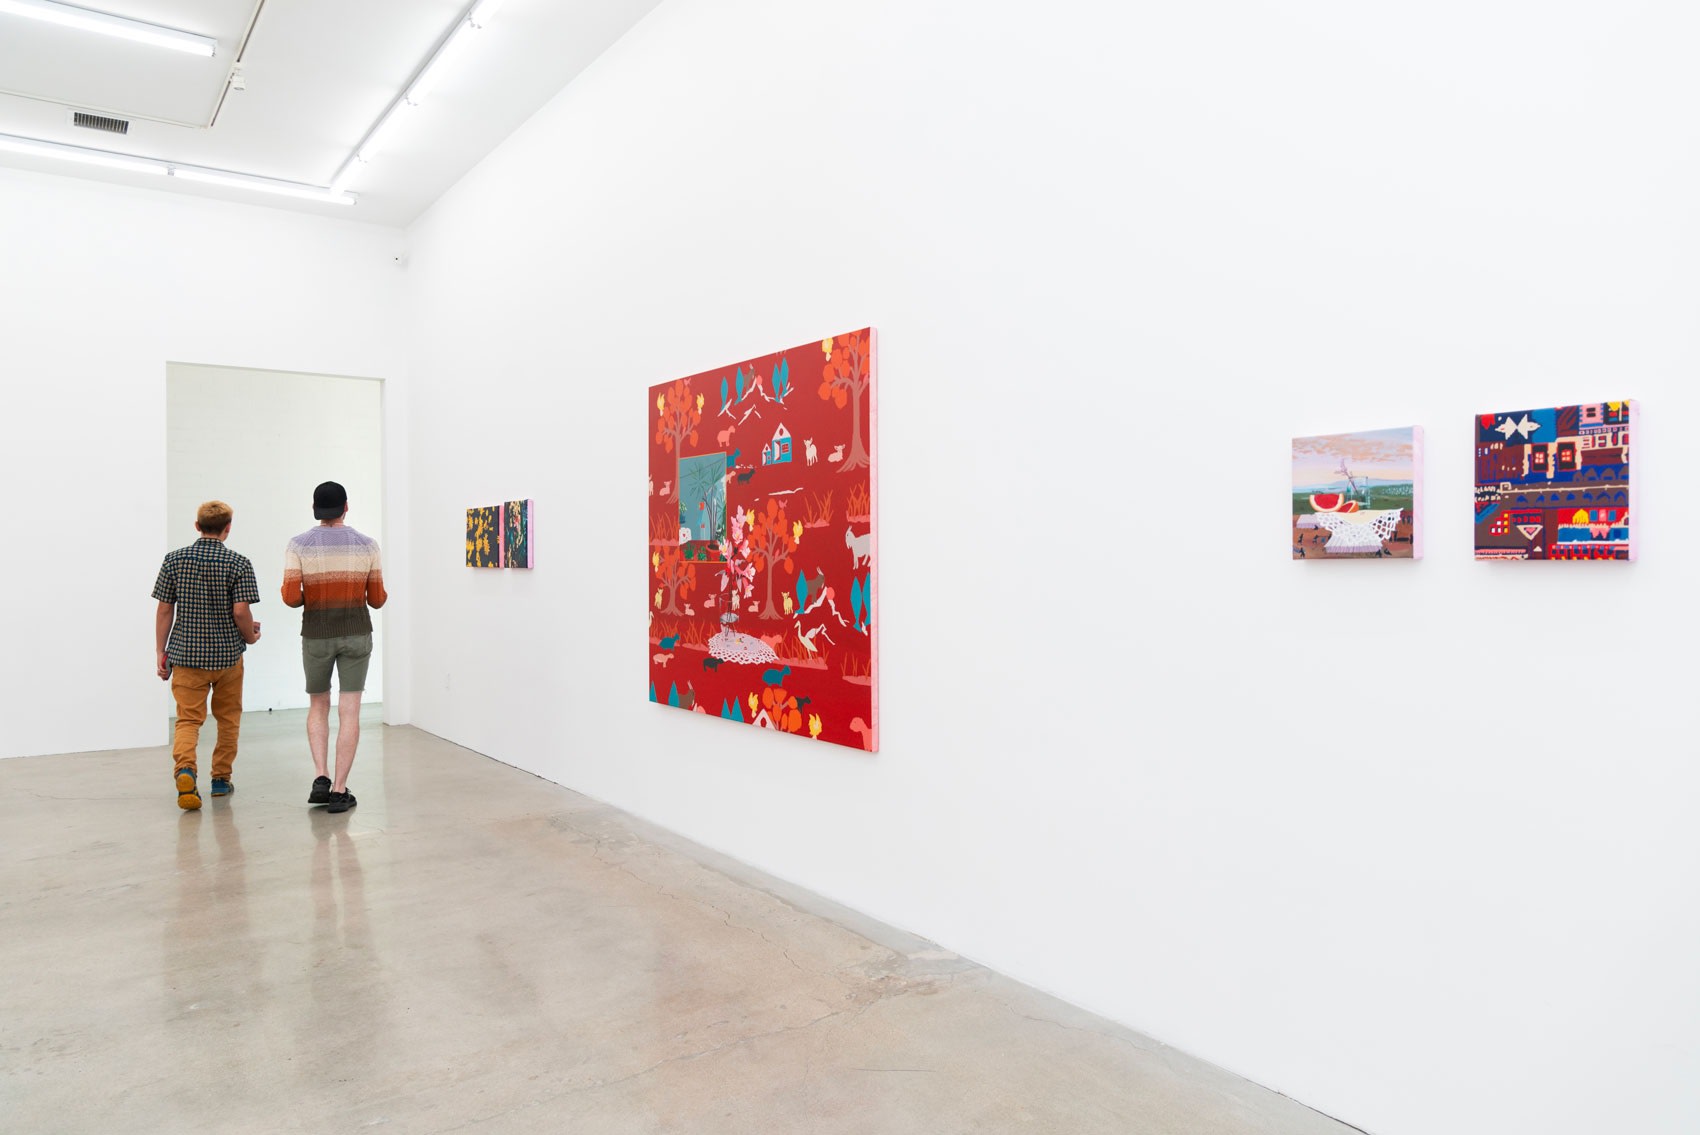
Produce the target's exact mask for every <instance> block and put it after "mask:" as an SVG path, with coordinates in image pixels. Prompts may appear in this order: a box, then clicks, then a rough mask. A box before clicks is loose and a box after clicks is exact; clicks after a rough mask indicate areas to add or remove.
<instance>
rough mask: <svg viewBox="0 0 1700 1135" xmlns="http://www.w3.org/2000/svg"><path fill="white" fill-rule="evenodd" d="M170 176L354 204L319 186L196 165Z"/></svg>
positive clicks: (173, 169)
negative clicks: (198, 167) (226, 171)
mask: <svg viewBox="0 0 1700 1135" xmlns="http://www.w3.org/2000/svg"><path fill="white" fill-rule="evenodd" d="M171 176H172V177H176V178H181V179H182V180H184V181H196V182H200V183H201V184H203V185H222V186H224V187H226V188H228V189H253V190H256V191H258V192H260V193H276V194H278V195H279V196H282V197H299V198H301V199H302V200H304V201H323V202H325V203H326V204H330V205H352V204H354V198H353V197H352V196H351V195H349V194H347V193H341V192H338V191H336V190H334V189H321V188H320V187H318V186H316V185H301V184H299V183H298V182H293V181H273V180H272V179H270V178H265V177H249V176H247V175H246V174H240V173H224V172H222V171H220V170H212V169H196V168H194V167H193V166H172V167H171Z"/></svg>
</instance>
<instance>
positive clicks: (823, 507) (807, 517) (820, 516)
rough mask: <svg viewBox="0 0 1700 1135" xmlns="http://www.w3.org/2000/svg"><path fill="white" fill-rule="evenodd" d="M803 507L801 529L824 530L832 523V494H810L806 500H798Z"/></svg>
mask: <svg viewBox="0 0 1700 1135" xmlns="http://www.w3.org/2000/svg"><path fill="white" fill-rule="evenodd" d="M798 499H799V500H800V501H802V505H803V527H804V528H825V527H826V526H827V525H828V524H831V523H832V494H831V493H830V492H828V493H827V494H826V495H825V496H821V495H820V494H819V493H810V494H809V496H808V498H807V499H804V498H801V497H799V498H798Z"/></svg>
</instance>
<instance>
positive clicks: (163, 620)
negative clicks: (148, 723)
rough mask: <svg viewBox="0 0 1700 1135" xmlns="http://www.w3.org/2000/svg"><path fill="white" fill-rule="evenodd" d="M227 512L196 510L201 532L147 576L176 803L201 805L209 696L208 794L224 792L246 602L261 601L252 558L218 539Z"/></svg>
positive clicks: (226, 529)
mask: <svg viewBox="0 0 1700 1135" xmlns="http://www.w3.org/2000/svg"><path fill="white" fill-rule="evenodd" d="M232 516H233V513H232V511H231V508H230V506H229V505H227V504H225V503H224V502H223V501H207V502H206V503H204V504H202V505H201V507H200V508H199V509H197V510H196V512H195V528H196V529H197V530H198V531H199V532H200V534H201V535H200V539H198V540H196V541H195V542H194V543H193V544H190V545H189V546H188V547H185V548H178V549H177V550H176V551H174V552H169V553H167V554H166V557H165V562H164V563H163V564H161V565H160V568H159V578H158V579H156V580H155V581H154V585H153V597H154V598H155V599H157V600H159V608H158V610H157V611H156V613H155V615H154V672H155V673H157V674H158V675H159V676H160V679H161V680H164V679H167V678H169V679H170V680H171V693H172V696H173V697H175V698H176V699H177V732H176V735H175V737H174V738H173V741H172V745H171V768H172V777H173V778H174V779H175V780H176V782H177V806H178V807H179V808H182V809H183V810H184V811H193V810H194V809H196V808H199V807H200V806H201V792H200V789H199V788H197V787H196V786H195V771H196V766H195V746H196V743H197V742H198V741H199V740H200V736H201V726H202V725H203V724H204V723H205V722H206V720H207V698H208V696H209V695H210V696H211V698H212V712H213V719H214V720H215V721H217V722H218V738H217V740H216V741H215V742H214V744H213V754H212V794H213V795H214V796H229V795H230V794H231V793H232V792H234V791H235V788H234V787H232V785H231V780H230V769H231V765H232V764H234V763H235V761H236V742H237V737H238V735H239V734H240V732H241V729H242V654H243V652H244V651H246V650H247V649H248V647H250V646H252V645H253V644H254V643H256V642H259V641H260V624H259V623H258V622H256V621H255V619H254V615H253V611H252V609H251V606H250V605H251V604H254V603H258V602H259V601H260V592H259V586H258V584H256V583H255V581H254V565H253V564H252V563H251V562H249V560H248V557H247V556H239V555H237V554H236V553H235V552H233V551H231V550H230V549H229V548H227V547H225V546H224V542H225V539H226V538H227V537H229V535H230V524H231V519H232Z"/></svg>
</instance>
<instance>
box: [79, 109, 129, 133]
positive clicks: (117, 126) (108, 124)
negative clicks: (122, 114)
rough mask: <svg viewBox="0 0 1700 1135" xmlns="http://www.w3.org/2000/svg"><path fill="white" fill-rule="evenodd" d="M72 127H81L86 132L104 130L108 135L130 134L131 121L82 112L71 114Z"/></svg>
mask: <svg viewBox="0 0 1700 1135" xmlns="http://www.w3.org/2000/svg"><path fill="white" fill-rule="evenodd" d="M71 125H73V126H81V127H82V128H83V129H85V130H104V131H106V132H107V133H108V134H128V133H129V132H130V121H129V119H126V118H108V117H107V116H106V115H104V114H86V113H84V112H83V111H80V110H73V111H72V112H71Z"/></svg>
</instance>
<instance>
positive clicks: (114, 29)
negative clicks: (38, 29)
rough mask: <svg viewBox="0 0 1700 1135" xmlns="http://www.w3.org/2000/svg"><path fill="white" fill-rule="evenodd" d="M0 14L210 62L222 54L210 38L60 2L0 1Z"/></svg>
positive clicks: (216, 41) (32, 0) (33, 0)
mask: <svg viewBox="0 0 1700 1135" xmlns="http://www.w3.org/2000/svg"><path fill="white" fill-rule="evenodd" d="M0 14H6V15H12V16H23V17H25V18H26V19H31V20H41V21H42V22H44V23H49V24H58V25H59V26H60V27H66V28H75V29H77V30H78V31H85V32H95V33H97V34H99V35H109V36H116V37H117V38H119V39H127V40H130V41H131V42H132V43H145V44H148V45H149V46H151V47H163V48H167V49H169V50H171V51H183V52H187V53H188V54H190V55H201V56H205V57H206V58H208V59H211V58H212V57H213V55H214V54H215V53H216V52H217V51H218V40H216V39H212V38H210V37H208V36H204V35H196V34H195V33H194V32H185V31H178V30H177V29H176V28H165V27H161V26H160V25H158V24H147V23H143V22H142V21H141V20H131V19H126V18H125V17H123V16H113V15H108V14H107V13H105V12H95V11H91V10H90V9H88V8H78V7H74V6H73V5H70V4H60V3H58V2H57V0H0Z"/></svg>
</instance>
